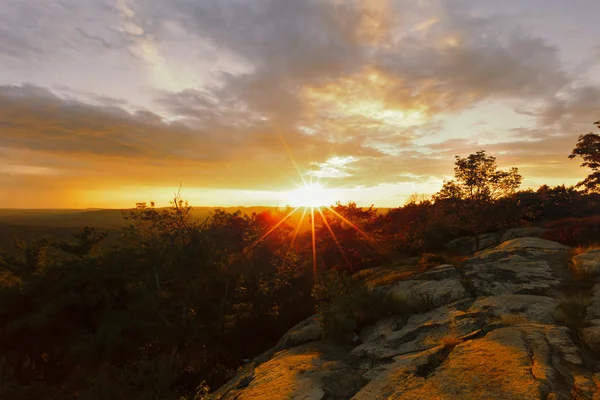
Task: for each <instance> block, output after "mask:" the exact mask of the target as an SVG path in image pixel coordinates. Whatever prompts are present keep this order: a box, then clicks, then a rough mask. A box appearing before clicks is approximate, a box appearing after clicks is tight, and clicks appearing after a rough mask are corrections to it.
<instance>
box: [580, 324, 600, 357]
mask: <svg viewBox="0 0 600 400" xmlns="http://www.w3.org/2000/svg"><path fill="white" fill-rule="evenodd" d="M581 336H582V339H583V341H584V343H585V344H586V345H587V346H588V347H589V348H590V349H592V350H593V351H595V352H596V353H600V326H598V325H596V326H590V327H588V328H583V331H582V335H581Z"/></svg>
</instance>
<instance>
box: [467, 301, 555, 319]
mask: <svg viewBox="0 0 600 400" xmlns="http://www.w3.org/2000/svg"><path fill="white" fill-rule="evenodd" d="M557 306H558V301H557V300H556V299H553V298H551V297H546V296H534V295H523V294H504V295H499V296H489V297H481V298H478V299H477V300H475V301H474V302H473V304H472V305H471V307H470V308H469V311H470V312H478V313H485V314H486V316H487V318H488V319H489V320H499V322H500V323H506V324H511V323H512V322H511V321H515V322H517V321H518V322H519V323H523V322H526V321H529V322H536V323H542V324H553V323H555V322H554V317H553V314H554V311H555V310H556V307H557ZM515 317H520V318H515Z"/></svg>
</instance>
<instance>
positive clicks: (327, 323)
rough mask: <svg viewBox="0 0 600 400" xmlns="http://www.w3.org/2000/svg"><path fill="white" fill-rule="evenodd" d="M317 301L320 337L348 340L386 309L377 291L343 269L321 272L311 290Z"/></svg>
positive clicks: (380, 315)
mask: <svg viewBox="0 0 600 400" xmlns="http://www.w3.org/2000/svg"><path fill="white" fill-rule="evenodd" d="M312 295H313V298H314V299H315V301H316V303H317V313H318V315H319V322H320V324H321V326H322V328H323V338H324V339H327V340H333V341H341V342H348V341H352V340H353V336H354V335H353V334H354V333H357V332H358V331H359V330H360V328H361V327H363V326H365V325H367V324H369V323H372V322H374V321H376V320H377V319H379V318H380V317H382V316H383V315H384V314H385V313H386V312H387V310H386V307H385V305H384V303H383V299H382V297H381V296H379V295H378V294H377V293H375V292H373V291H370V290H369V289H368V287H367V286H366V285H365V284H364V283H362V282H360V281H358V280H357V279H355V278H353V277H352V276H350V275H347V274H346V273H343V272H338V271H335V270H331V271H326V272H324V273H323V274H322V275H321V276H320V277H319V279H318V281H317V283H316V284H315V286H314V288H313V292H312Z"/></svg>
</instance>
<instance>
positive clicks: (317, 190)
mask: <svg viewBox="0 0 600 400" xmlns="http://www.w3.org/2000/svg"><path fill="white" fill-rule="evenodd" d="M287 197H288V201H289V203H290V205H291V206H292V207H325V206H329V205H332V204H333V203H334V202H335V201H336V199H335V193H334V191H333V190H332V189H327V188H325V187H324V186H323V185H321V184H319V183H306V184H304V185H302V186H299V187H298V189H294V190H290V191H289V192H288V193H287Z"/></svg>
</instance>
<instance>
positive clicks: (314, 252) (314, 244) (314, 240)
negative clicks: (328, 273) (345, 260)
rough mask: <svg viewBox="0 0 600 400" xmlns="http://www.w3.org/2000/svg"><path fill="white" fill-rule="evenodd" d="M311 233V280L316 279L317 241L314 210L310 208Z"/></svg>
mask: <svg viewBox="0 0 600 400" xmlns="http://www.w3.org/2000/svg"><path fill="white" fill-rule="evenodd" d="M310 216H311V231H312V256H313V279H316V277H317V240H316V238H315V208H314V207H311V208H310Z"/></svg>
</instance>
